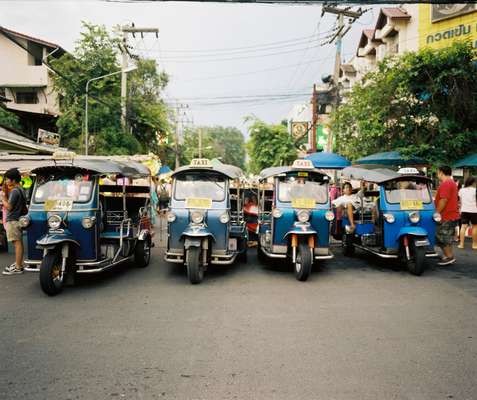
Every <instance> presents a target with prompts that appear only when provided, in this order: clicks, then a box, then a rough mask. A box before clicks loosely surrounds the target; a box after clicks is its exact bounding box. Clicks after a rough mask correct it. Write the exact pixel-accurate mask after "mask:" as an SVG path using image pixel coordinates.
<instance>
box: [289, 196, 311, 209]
mask: <svg viewBox="0 0 477 400" xmlns="http://www.w3.org/2000/svg"><path fill="white" fill-rule="evenodd" d="M315 205H316V203H315V200H314V199H307V198H295V199H292V207H293V208H315Z"/></svg>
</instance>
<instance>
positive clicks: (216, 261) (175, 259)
mask: <svg viewBox="0 0 477 400" xmlns="http://www.w3.org/2000/svg"><path fill="white" fill-rule="evenodd" d="M237 256H238V253H235V254H231V255H222V254H212V255H211V256H210V264H213V265H230V264H233V263H234V261H235V259H236V258H237ZM164 261H167V262H170V263H175V264H184V254H181V253H170V252H166V253H165V255H164Z"/></svg>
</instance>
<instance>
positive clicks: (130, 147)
mask: <svg viewBox="0 0 477 400" xmlns="http://www.w3.org/2000/svg"><path fill="white" fill-rule="evenodd" d="M119 43H120V41H119V40H118V38H116V37H114V36H112V35H111V34H109V32H108V31H107V30H106V28H105V27H104V26H98V25H93V24H89V23H86V22H83V32H82V33H81V38H80V40H79V41H78V42H77V44H76V47H75V50H74V53H73V54H70V53H66V54H64V55H63V56H62V57H60V58H59V59H56V60H52V61H51V65H52V66H53V68H54V69H55V70H56V71H57V74H55V75H54V76H53V79H54V85H55V89H56V90H57V91H58V93H60V94H61V98H60V110H61V112H62V114H61V115H60V117H59V119H58V122H57V127H58V129H59V132H60V133H61V135H62V145H63V146H67V147H70V148H72V149H74V150H77V151H82V150H84V146H83V143H84V138H83V133H82V132H83V124H84V108H85V87H86V82H87V81H88V80H89V79H92V78H95V77H99V76H102V75H106V74H109V73H111V72H116V71H119V70H120V68H121V67H120V65H119V62H118V60H119ZM166 85H167V75H166V74H165V73H161V72H158V70H157V66H156V64H155V62H154V61H153V60H143V59H139V60H138V62H137V70H136V71H134V72H131V73H129V74H128V114H127V121H128V127H129V128H130V129H131V131H130V132H129V130H128V132H125V131H123V129H122V127H121V123H120V115H121V107H120V91H121V89H120V74H117V75H113V76H110V77H107V78H102V79H99V80H97V81H93V82H91V84H90V87H89V102H88V105H89V106H88V111H89V113H88V114H89V116H88V125H89V129H88V130H89V134H90V138H91V142H90V152H91V153H93V154H134V153H140V152H141V153H148V152H150V151H153V152H157V151H158V146H159V144H158V135H166V134H167V132H168V117H167V108H166V106H165V104H164V102H163V101H162V99H161V97H160V94H161V91H162V89H163V88H164V87H165V86H166ZM131 133H132V134H131Z"/></svg>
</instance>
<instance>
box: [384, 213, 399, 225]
mask: <svg viewBox="0 0 477 400" xmlns="http://www.w3.org/2000/svg"><path fill="white" fill-rule="evenodd" d="M383 217H384V219H385V220H386V222H387V223H388V224H393V223H394V221H396V218H394V215H393V214H384V215H383Z"/></svg>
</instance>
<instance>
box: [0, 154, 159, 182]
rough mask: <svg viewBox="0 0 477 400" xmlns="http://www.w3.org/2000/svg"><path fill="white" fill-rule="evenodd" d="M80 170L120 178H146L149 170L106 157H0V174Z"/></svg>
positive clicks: (138, 164)
mask: <svg viewBox="0 0 477 400" xmlns="http://www.w3.org/2000/svg"><path fill="white" fill-rule="evenodd" d="M60 167H62V168H80V169H84V170H88V171H90V172H93V173H97V174H116V175H122V176H131V177H132V176H148V175H150V171H149V168H147V167H146V166H145V165H143V164H141V163H138V162H136V161H130V160H115V159H112V157H106V156H75V157H73V158H72V159H55V158H54V157H53V156H35V155H25V156H22V155H10V156H2V157H0V173H4V172H5V171H7V170H9V169H10V168H18V170H19V171H20V172H22V173H30V172H31V173H34V174H38V173H40V174H41V173H42V172H47V169H48V168H50V169H51V168H53V169H54V168H60Z"/></svg>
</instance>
